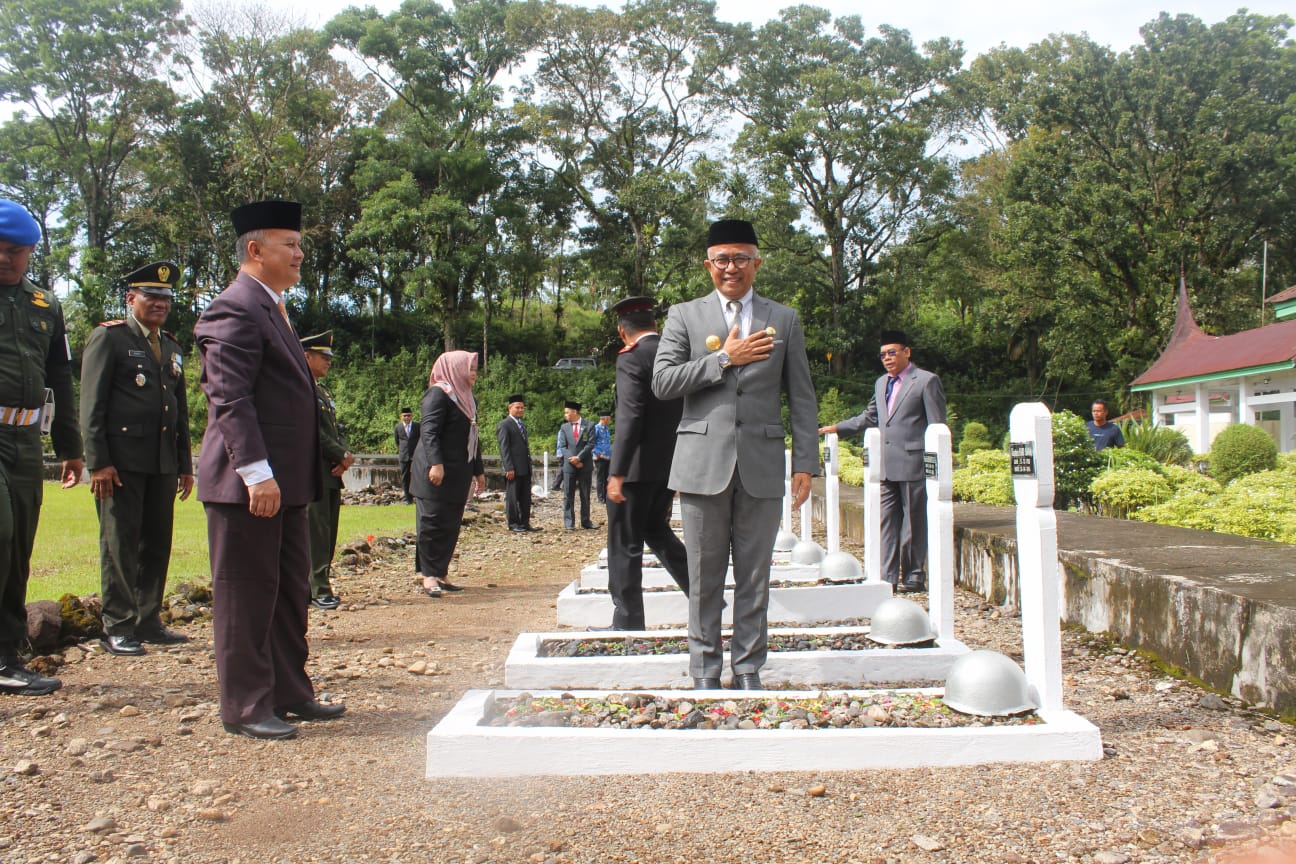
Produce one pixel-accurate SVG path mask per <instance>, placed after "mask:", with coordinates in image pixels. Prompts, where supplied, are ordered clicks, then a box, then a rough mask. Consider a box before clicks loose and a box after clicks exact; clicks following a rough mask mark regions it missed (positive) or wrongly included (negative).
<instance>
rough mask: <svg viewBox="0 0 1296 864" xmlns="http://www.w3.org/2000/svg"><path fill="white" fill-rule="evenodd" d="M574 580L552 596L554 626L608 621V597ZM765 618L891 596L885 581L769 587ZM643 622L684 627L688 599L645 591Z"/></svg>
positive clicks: (867, 607) (728, 598)
mask: <svg viewBox="0 0 1296 864" xmlns="http://www.w3.org/2000/svg"><path fill="white" fill-rule="evenodd" d="M579 587H580V580H575V581H573V582H572V583H571V584H569V585H568V586H567V587H566V588H564V589H563V590H562V591H561V592H559V594H558V626H560V627H579V628H581V629H584V628H585V627H606V626H608V624H610V623H611V622H612V611H613V607H612V598H611V597H610V596H609V595H608V594H607V592H606V591H602V592H596V593H585V594H582V593H579ZM769 594H770V597H769V613H768V615H769V620H770V621H772V622H778V623H787V624H818V623H820V622H824V621H841V620H844V619H849V618H868V617H871V616H872V615H873V610H874V609H876V608H877V606H878V604H879V603H881V602H882V601H883V600H885V599H887V598H888V597H890V596H891V586H890V585H889V584H888V583H886V582H852V583H849V584H846V585H813V586H809V585H808V586H806V587H804V588H790V587H789V588H771V589H770V592H769ZM643 599H644V623H645V624H646V625H647V626H649V627H684V626H687V625H688V597H686V596H684V594H682V593H681V592H680V591H679V589H672V590H668V591H645V592H644V595H643ZM732 612H733V591H732V590H731V589H726V590H725V609H724V612H723V614H722V616H721V624H722V625H723V626H725V627H728V626H730V625H731V623H732Z"/></svg>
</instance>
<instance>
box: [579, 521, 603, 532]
mask: <svg viewBox="0 0 1296 864" xmlns="http://www.w3.org/2000/svg"><path fill="white" fill-rule="evenodd" d="M581 527H582V528H584V529H585V530H586V531H593V530H594V529H595V528H597V527H599V526H597V525H595V524H594V523H593V522H591V523H590V524H588V525H582V526H581Z"/></svg>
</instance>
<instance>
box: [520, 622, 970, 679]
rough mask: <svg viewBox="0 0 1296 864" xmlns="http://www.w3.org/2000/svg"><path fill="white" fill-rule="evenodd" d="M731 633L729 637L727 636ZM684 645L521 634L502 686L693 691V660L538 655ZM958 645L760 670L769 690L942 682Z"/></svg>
mask: <svg viewBox="0 0 1296 864" xmlns="http://www.w3.org/2000/svg"><path fill="white" fill-rule="evenodd" d="M867 632H868V628H867V627H821V628H816V629H814V630H806V629H804V628H788V627H775V628H771V629H770V636H788V635H797V634H808V633H813V634H814V635H817V636H830V635H833V634H863V633H867ZM726 635H727V634H726ZM582 637H587V638H590V639H596V638H597V639H608V640H609V641H613V640H616V639H634V638H636V637H637V638H640V639H644V638H652V639H662V638H665V639H687V638H688V631H687V630H652V631H647V630H640V631H627V632H625V633H617V634H608V633H599V634H581V633H572V632H570V631H568V632H559V633H522V634H520V635H519V636H518V637H517V639H516V640H515V641H514V642H513V648H512V649H511V650H510V651H509V655H508V660H506V661H505V663H504V686H506V687H509V688H512V689H518V690H530V689H538V690H572V689H582V688H584V689H604V688H607V689H613V690H667V689H686V688H687V689H691V688H692V686H693V679H692V678H691V677H690V676H689V671H688V654H686V653H685V654H664V655H642V656H632V657H541V656H539V655H540V648H541V646H542V645H543V643H544V642H545V641H546V640H550V639H579V638H582ZM968 650H969V649H968V647H967V646H966V645H964V644H963V643H962V642H959V641H957V640H953V639H950V640H942V642H941V643H940V644H939V645H936V646H934V647H931V648H883V647H877V648H868V649H863V650H860V651H830V650H820V651H771V652H770V653H769V655H768V658H767V660H766V662H765V665H764V666H763V667H762V668H761V671H760V676H761V681H763V682H764V683H765V684H766V685H772V686H776V687H779V686H787V685H797V686H802V687H816V686H831V687H835V688H841V687H869V686H876V685H879V684H890V683H897V682H906V683H919V682H923V683H929V682H935V683H944V681H945V678H946V676H947V675H948V674H949V669H950V667H951V666H953V665H954V661H955V660H957V659H958V658H959V657H962V656H963V655H964V654H966V653H968Z"/></svg>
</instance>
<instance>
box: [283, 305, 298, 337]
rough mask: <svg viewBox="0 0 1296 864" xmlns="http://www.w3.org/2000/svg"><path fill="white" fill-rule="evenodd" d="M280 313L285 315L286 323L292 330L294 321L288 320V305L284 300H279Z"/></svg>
mask: <svg viewBox="0 0 1296 864" xmlns="http://www.w3.org/2000/svg"><path fill="white" fill-rule="evenodd" d="M279 314H280V315H282V316H283V319H284V323H285V324H287V325H288V329H289V330H292V329H293V326H292V321H289V320H288V307H287V306H285V305H284V302H283V301H282V300H280V301H279ZM293 332H296V331H293Z"/></svg>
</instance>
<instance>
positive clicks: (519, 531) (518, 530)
mask: <svg viewBox="0 0 1296 864" xmlns="http://www.w3.org/2000/svg"><path fill="white" fill-rule="evenodd" d="M509 530H510V531H512V532H513V533H514V534H525V533H526V532H527V529H526V528H523V527H522V526H521V525H518V526H517V527H511V528H509Z"/></svg>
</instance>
